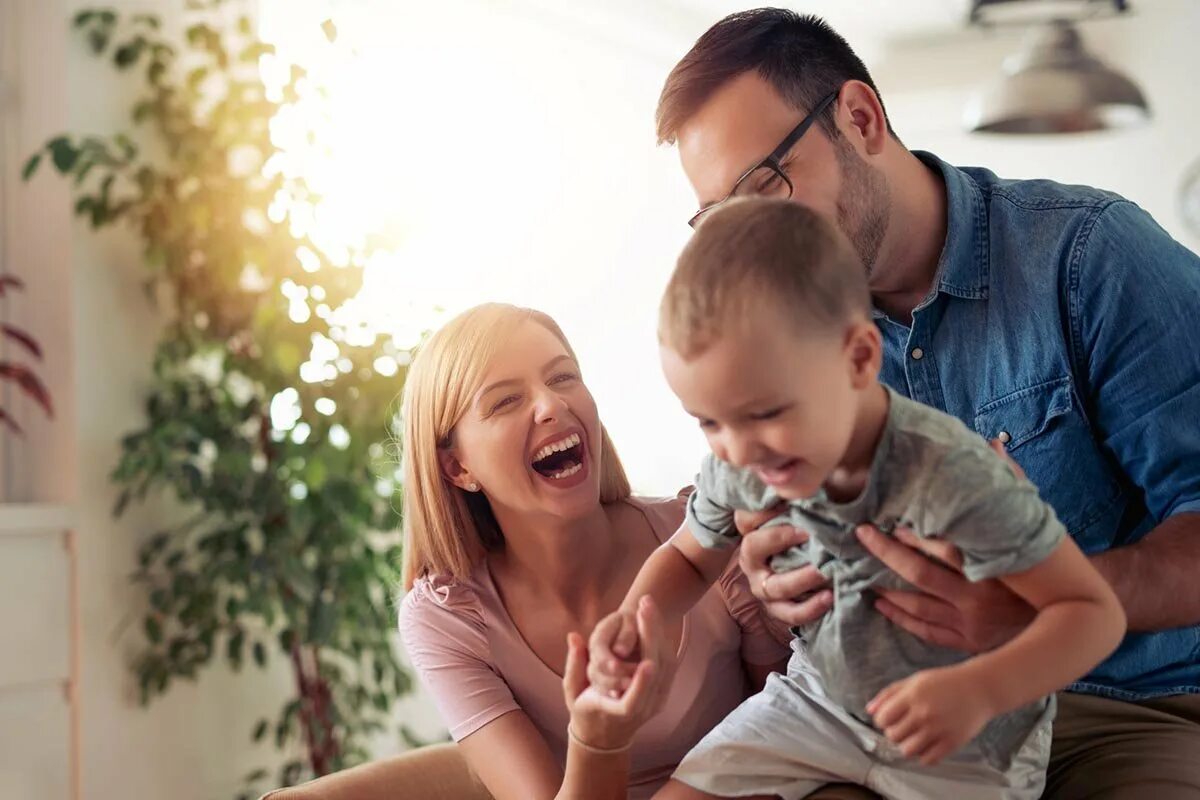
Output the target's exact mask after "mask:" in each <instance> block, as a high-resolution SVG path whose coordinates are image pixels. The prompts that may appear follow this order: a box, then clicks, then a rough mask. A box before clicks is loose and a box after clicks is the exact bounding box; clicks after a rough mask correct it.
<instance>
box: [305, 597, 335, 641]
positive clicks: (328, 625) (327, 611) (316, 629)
mask: <svg viewBox="0 0 1200 800" xmlns="http://www.w3.org/2000/svg"><path fill="white" fill-rule="evenodd" d="M335 619H336V614H335V613H334V609H333V605H332V604H330V603H326V602H324V601H322V600H320V599H318V600H317V602H316V609H315V610H314V611H313V615H312V622H311V623H310V624H309V628H308V641H310V642H312V643H313V644H325V642H326V641H328V640H329V634H331V633H333V623H334V621H335Z"/></svg>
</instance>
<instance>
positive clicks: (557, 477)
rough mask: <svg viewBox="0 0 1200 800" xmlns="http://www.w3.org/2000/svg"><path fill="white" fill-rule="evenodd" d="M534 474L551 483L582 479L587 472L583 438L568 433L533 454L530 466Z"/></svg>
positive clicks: (576, 434)
mask: <svg viewBox="0 0 1200 800" xmlns="http://www.w3.org/2000/svg"><path fill="white" fill-rule="evenodd" d="M530 466H532V467H533V470H534V472H536V473H537V474H539V475H541V476H542V477H543V478H545V479H547V480H548V481H550V482H552V483H558V482H560V481H562V482H570V483H574V482H575V481H570V479H571V478H575V477H576V476H579V477H581V478H582V477H583V473H585V472H586V471H587V454H586V452H585V449H584V446H583V437H581V436H580V435H579V434H578V433H568V434H565V435H563V436H560V437H559V438H557V439H555V440H553V441H550V442H547V443H546V444H544V445H542V447H540V448H538V450H537V452H536V453H534V454H533V460H532V462H531V464H530Z"/></svg>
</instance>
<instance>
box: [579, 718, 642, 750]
mask: <svg viewBox="0 0 1200 800" xmlns="http://www.w3.org/2000/svg"><path fill="white" fill-rule="evenodd" d="M567 738H568V739H570V740H571V741H572V742H574V743H575V744H577V745H578V746H579V747H581V748H583V749H584V750H586V751H587V752H589V753H594V754H596V755H598V756H615V755H617V754H618V753H624V752H625V751H626V750H628V749H629V748H630V746H631V745H632V744H633V742H630V743H629V744H627V745H625V746H623V747H594V746H593V745H590V744H588V743H587V742H585V741H584V740H583V739H580V738H579V736H578V735H577V734H576V733H575V731H574V730H573V729H572V728H571V723H569V722H568V723H567Z"/></svg>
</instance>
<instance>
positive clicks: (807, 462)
mask: <svg viewBox="0 0 1200 800" xmlns="http://www.w3.org/2000/svg"><path fill="white" fill-rule="evenodd" d="M764 305H765V306H770V305H771V304H770V303H767V304H764ZM814 328H815V326H814ZM878 349H879V345H878V334H877V333H876V332H875V329H874V326H873V325H871V324H870V323H868V322H865V321H859V322H855V323H848V324H847V325H846V326H844V327H843V328H842V329H841V330H840V331H839V332H836V333H832V334H810V335H806V334H805V333H804V332H802V331H799V330H797V324H796V322H795V321H794V320H788V319H785V318H784V316H783V314H782V313H780V312H779V311H777V310H775V309H771V308H769V307H764V308H762V309H761V313H757V314H755V315H754V318H753V319H751V320H746V321H744V322H742V323H741V324H738V325H731V326H727V330H726V332H724V333H722V335H721V336H720V337H719V338H718V339H717V340H716V341H715V342H714V343H713V344H712V345H711V346H709V348H708V349H707V350H705V351H704V352H702V353H700V354H699V355H698V356H696V357H694V358H692V359H691V360H686V359H684V358H683V357H682V356H681V355H680V354H679V353H678V352H676V351H675V350H673V349H672V348H670V347H668V346H666V345H662V346H661V347H660V355H661V357H662V365H663V372H664V373H665V375H666V378H667V383H668V384H669V385H670V387H671V390H672V391H673V392H675V395H676V396H677V397H678V398H679V399H680V401H681V402H682V404H683V407H684V409H685V410H687V412H688V413H690V414H691V415H692V416H694V417H696V419H697V420H699V422H700V427H701V429H702V430H703V431H704V433H705V436H707V437H708V443H709V446H710V447H711V448H712V450H713V453H714V454H715V455H716V456H717V458H720V459H721V460H722V461H727V462H729V463H731V464H733V465H734V466H737V467H742V468H746V469H750V470H752V471H753V472H754V473H755V474H756V475H757V476H758V478H759V479H760V480H762V481H763V482H764V483H766V484H767V485H769V486H771V487H773V488H774V489H775V491H776V492H777V493H778V494H779V495H780V496H781V497H783V498H785V499H797V498H802V497H810V496H812V495H813V494H815V493H816V492H817V490H818V489H819V488H820V486H821V484H822V483H824V482H825V480H826V479H827V478H828V477H829V474H830V473H831V472H833V470H834V469H835V468H836V467H838V466H839V464H841V462H842V459H843V457H844V456H845V453H846V450H847V448H848V446H849V443H850V437H851V434H852V433H853V430H854V425H855V420H856V416H857V410H858V404H859V397H860V395H861V392H862V391H863V390H864V389H865V388H867V387H868V386H870V385H872V384H873V383H874V382H875V381H876V379H877V374H878V367H879V356H878Z"/></svg>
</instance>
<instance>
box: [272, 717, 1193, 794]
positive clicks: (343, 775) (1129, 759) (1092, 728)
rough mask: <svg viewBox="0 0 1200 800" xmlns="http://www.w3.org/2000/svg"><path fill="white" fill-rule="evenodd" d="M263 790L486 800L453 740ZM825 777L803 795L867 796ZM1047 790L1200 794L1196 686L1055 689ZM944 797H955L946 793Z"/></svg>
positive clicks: (1072, 792) (1057, 791)
mask: <svg viewBox="0 0 1200 800" xmlns="http://www.w3.org/2000/svg"><path fill="white" fill-rule="evenodd" d="M267 797H269V798H270V800H418V798H419V799H420V800H491V796H490V795H489V794H488V793H487V790H486V789H484V788H483V786H482V785H481V784H480V783H479V781H478V780H477V779H476V778H475V777H474V776H473V775H472V774H471V771H470V770H469V769H467V764H466V762H465V761H464V760H463V758H462V756H461V755H460V754H459V752H458V748H456V747H455V746H454V745H450V744H445V745H434V746H432V747H424V748H421V749H420V750H414V751H412V752H410V753H405V754H404V755H401V756H397V757H395V758H391V759H387V760H384V761H378V762H375V763H373V764H365V765H363V766H361V767H355V768H354V769H350V770H346V771H345V772H340V773H338V774H336V775H329V776H327V777H324V778H320V779H318V780H315V781H312V782H310V783H306V784H304V785H303V786H296V787H293V788H291V789H281V790H279V791H277V792H272V793H270V794H269V795H267ZM876 798H878V795H876V794H874V793H872V792H870V791H867V790H866V789H863V788H862V787H859V786H850V785H844V784H838V785H831V786H826V787H824V788H823V789H820V790H818V791H817V792H816V793H815V794H812V795H809V800H875V799H876ZM1043 798H1045V800H1200V695H1178V696H1175V697H1166V698H1162V699H1160V700H1150V701H1146V702H1141V703H1125V702H1121V701H1118V700H1106V699H1104V698H1100V697H1092V696H1090V695H1081V694H1060V695H1059V697H1058V716H1057V717H1056V718H1055V720H1054V744H1053V747H1052V750H1051V753H1050V770H1049V774H1048V776H1047V781H1046V793H1045V794H1044V795H1043ZM949 800H953V799H952V798H950V799H949Z"/></svg>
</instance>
